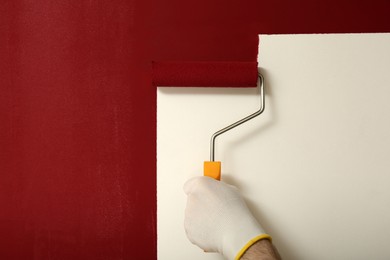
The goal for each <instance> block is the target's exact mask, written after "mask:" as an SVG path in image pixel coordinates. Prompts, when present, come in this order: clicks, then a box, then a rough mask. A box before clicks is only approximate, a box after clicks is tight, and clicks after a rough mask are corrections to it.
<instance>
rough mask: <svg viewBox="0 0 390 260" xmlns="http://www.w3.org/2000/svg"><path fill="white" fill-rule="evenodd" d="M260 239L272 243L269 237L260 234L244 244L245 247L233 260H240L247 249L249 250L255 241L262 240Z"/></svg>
mask: <svg viewBox="0 0 390 260" xmlns="http://www.w3.org/2000/svg"><path fill="white" fill-rule="evenodd" d="M262 239H268V240H269V241H272V238H271V236H270V235H268V234H261V235H259V236H257V237H254V238H252V239H251V240H249V242H248V243H246V245H245V246H244V247H243V248H242V249H241V250H240V251H239V252H238V254H237V255H236V257H235V258H234V259H235V260H240V258H241V257H242V255H243V254H244V253H245V251H246V250H248V248H250V247H251V246H252V245H253V244H254V243H256V242H257V241H259V240H262Z"/></svg>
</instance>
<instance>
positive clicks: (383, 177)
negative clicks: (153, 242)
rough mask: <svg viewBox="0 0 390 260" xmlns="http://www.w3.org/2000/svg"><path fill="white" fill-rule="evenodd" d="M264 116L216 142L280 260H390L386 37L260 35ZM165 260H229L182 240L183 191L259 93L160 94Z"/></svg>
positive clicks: (227, 172)
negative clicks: (212, 146) (226, 128)
mask: <svg viewBox="0 0 390 260" xmlns="http://www.w3.org/2000/svg"><path fill="white" fill-rule="evenodd" d="M259 67H260V71H261V73H262V74H263V75H264V77H265V82H266V93H267V94H266V110H265V112H264V113H263V115H261V116H260V117H258V118H255V119H253V120H252V121H251V122H249V123H247V124H245V125H242V126H240V127H239V128H236V129H234V130H232V131H231V132H229V133H227V134H225V135H222V136H221V137H219V138H218V139H217V152H216V159H217V160H221V161H222V172H223V173H222V174H223V175H222V176H223V177H222V178H223V180H224V181H226V182H229V183H232V184H235V185H237V186H238V187H239V188H240V190H241V191H242V193H243V195H244V197H245V198H246V199H247V202H248V204H249V206H250V208H251V209H252V211H253V212H254V214H255V216H256V217H257V218H258V219H259V221H260V223H261V224H262V225H263V227H264V228H265V229H266V230H267V231H268V233H270V234H271V235H272V236H273V240H274V244H275V245H276V246H277V248H278V249H279V252H280V253H281V255H282V257H283V258H284V259H287V260H288V259H293V260H298V259H299V260H305V259H307V260H313V259H316V260H321V259H324V260H325V259H326V260H329V259H333V260H335V259H340V260H341V259H342V260H345V259H354V260H356V259H375V260H380V259H390V246H389V245H388V244H389V241H390V34H338V35H334V34H322V35H261V36H260V48H259ZM157 91H158V104H157V107H158V111H157V197H158V210H157V217H158V221H157V223H158V258H159V259H161V260H168V259H169V260H171V259H186V260H192V259H193V260H195V259H196V260H199V259H215V260H217V259H222V258H221V257H220V256H219V255H218V254H213V253H204V252H203V251H202V250H200V249H199V248H197V247H196V246H194V245H192V244H191V243H190V242H189V241H188V240H187V238H186V235H185V232H184V228H183V219H184V209H185V204H186V196H185V194H184V192H183V189H182V186H183V184H184V182H185V181H186V180H187V179H189V178H190V177H192V176H196V175H202V164H203V161H205V160H208V158H209V138H210V135H211V134H212V133H213V132H214V131H216V130H218V129H220V128H222V127H224V126H225V125H227V124H229V123H231V122H233V121H235V120H237V119H240V118H241V117H243V116H246V115H247V114H249V113H251V112H254V111H255V110H256V109H257V108H258V105H259V97H258V91H257V90H255V89H206V88H158V90H157Z"/></svg>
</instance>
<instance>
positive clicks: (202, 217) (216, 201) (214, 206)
mask: <svg viewBox="0 0 390 260" xmlns="http://www.w3.org/2000/svg"><path fill="white" fill-rule="evenodd" d="M184 192H185V193H186V194H187V195H188V199H187V207H186V211H185V220H184V227H185V230H186V233H187V237H188V239H189V240H190V241H191V242H192V243H193V244H195V245H197V246H199V247H200V248H202V249H203V250H205V251H206V252H219V253H221V254H222V255H224V256H225V257H226V258H227V259H229V260H230V259H239V258H240V257H241V256H242V254H243V253H244V252H245V250H246V249H248V248H249V247H250V246H251V245H252V244H254V243H255V242H256V241H258V240H260V239H263V238H267V239H271V238H270V236H269V235H267V234H266V233H265V232H264V229H263V228H262V227H261V226H260V224H259V223H258V222H257V221H256V219H255V218H254V217H253V215H252V213H251V212H250V211H249V209H248V207H247V206H246V204H245V202H244V199H243V198H242V197H241V195H240V194H239V191H238V189H237V188H236V187H234V186H232V185H229V184H226V183H224V182H222V181H217V180H214V179H212V178H209V177H204V176H200V177H195V178H192V179H190V180H188V181H187V182H186V183H185V185H184Z"/></svg>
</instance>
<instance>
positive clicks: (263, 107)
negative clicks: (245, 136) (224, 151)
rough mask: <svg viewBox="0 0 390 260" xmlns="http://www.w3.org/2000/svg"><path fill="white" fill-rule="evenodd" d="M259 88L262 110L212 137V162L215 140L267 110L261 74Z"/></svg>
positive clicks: (212, 159) (211, 159)
mask: <svg viewBox="0 0 390 260" xmlns="http://www.w3.org/2000/svg"><path fill="white" fill-rule="evenodd" d="M259 86H260V109H259V110H258V111H256V112H255V113H253V114H250V115H249V116H247V117H244V118H243V119H241V120H238V121H237V122H235V123H233V124H231V125H228V126H226V127H224V128H222V129H221V130H219V131H217V132H215V133H214V134H213V135H212V136H211V141H210V161H211V162H213V161H214V158H215V139H216V138H217V137H218V136H219V135H221V134H223V133H225V132H227V131H229V130H231V129H233V128H235V127H237V126H239V125H241V124H243V123H245V122H248V121H249V120H251V119H253V118H254V117H256V116H258V115H260V114H261V113H263V111H264V109H265V98H264V96H265V95H264V77H263V75H261V74H259Z"/></svg>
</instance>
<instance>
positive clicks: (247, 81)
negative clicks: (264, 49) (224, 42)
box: [152, 62, 258, 88]
mask: <svg viewBox="0 0 390 260" xmlns="http://www.w3.org/2000/svg"><path fill="white" fill-rule="evenodd" d="M152 67H153V84H154V85H155V86H171V87H174V86H193V87H208V86H210V87H238V88H243V87H244V88H245V87H256V84H257V74H258V71H257V62H153V64H152Z"/></svg>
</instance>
